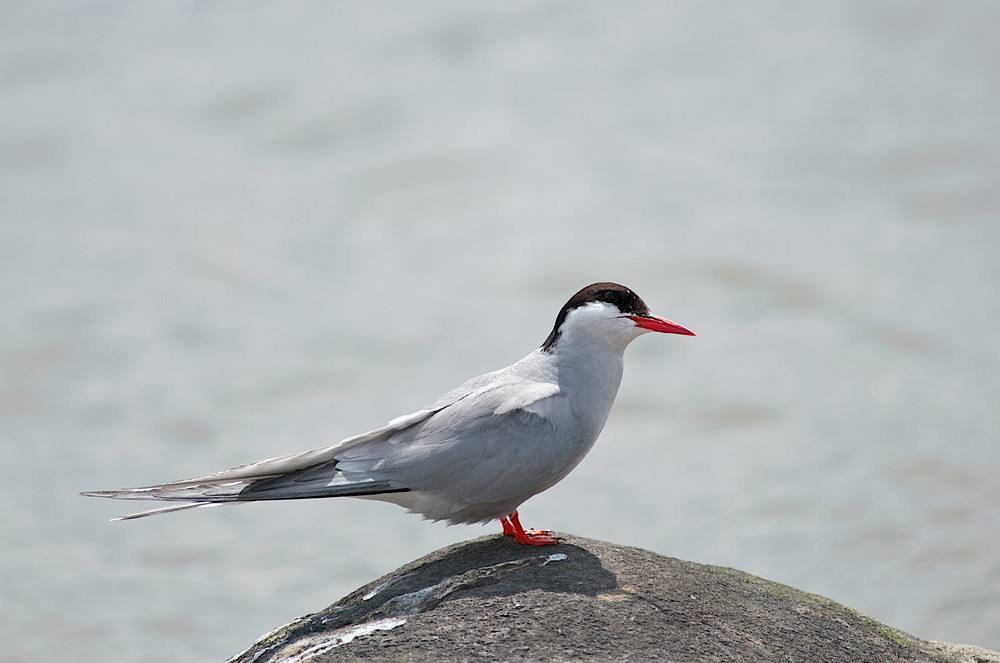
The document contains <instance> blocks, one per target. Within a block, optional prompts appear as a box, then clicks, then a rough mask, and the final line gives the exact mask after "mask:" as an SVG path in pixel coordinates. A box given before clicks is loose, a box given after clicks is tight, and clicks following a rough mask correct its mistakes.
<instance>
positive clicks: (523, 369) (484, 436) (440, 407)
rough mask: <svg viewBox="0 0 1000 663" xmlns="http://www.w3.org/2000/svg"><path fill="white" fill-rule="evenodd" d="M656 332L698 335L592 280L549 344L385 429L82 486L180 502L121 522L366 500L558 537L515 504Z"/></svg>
mask: <svg viewBox="0 0 1000 663" xmlns="http://www.w3.org/2000/svg"><path fill="white" fill-rule="evenodd" d="M651 331H652V332H662V333H666V334H684V335H687V336H694V335H695V334H694V332H692V331H690V330H689V329H687V328H685V327H683V326H681V325H679V324H677V323H675V322H671V321H670V320H667V319H666V318H661V317H659V316H657V315H653V314H652V313H651V312H650V310H649V307H647V306H646V304H645V303H644V302H643V301H642V299H640V298H639V296H638V295H636V294H635V293H634V292H632V291H631V290H629V289H628V288H626V287H625V286H622V285H618V284H617V283H608V282H602V283H594V284H592V285H588V286H587V287H585V288H583V289H582V290H580V291H579V292H578V293H576V294H575V295H573V296H572V297H571V298H570V299H569V301H568V302H566V304H565V306H563V307H562V309H561V310H560V311H559V315H558V316H557V317H556V321H555V325H554V326H553V327H552V332H551V333H550V334H549V336H548V338H546V339H545V342H544V343H543V344H542V346H541V347H540V348H538V349H536V350H534V351H533V352H531V353H530V354H529V355H528V356H526V357H525V358H523V359H521V360H520V361H518V362H515V363H514V364H512V365H510V366H508V367H506V368H501V369H500V370H498V371H494V372H492V373H487V374H485V375H480V376H479V377H475V378H472V379H471V380H469V381H467V382H465V383H464V384H462V385H461V386H460V387H458V388H456V389H453V390H452V391H449V392H448V393H447V394H445V395H444V396H442V397H441V398H439V399H438V400H437V401H435V402H434V403H432V404H431V405H430V406H428V407H426V408H424V409H422V410H417V411H416V412H414V413H412V414H408V415H404V416H401V417H397V418H396V419H393V420H392V421H390V422H389V423H388V424H386V425H385V426H383V427H381V428H376V429H375V430H372V431H369V432H367V433H362V434H360V435H355V436H354V437H349V438H347V439H345V440H343V441H341V442H339V443H337V444H334V445H332V446H328V447H322V448H320V449H313V450H311V451H305V452H303V453H298V454H294V455H290V456H281V457H279V458H271V459H268V460H262V461H260V462H256V463H250V464H248V465H241V466H239V467H235V468H233V469H230V470H224V471H222V472H216V473H213V474H206V475H204V476H200V477H195V478H193V479H185V480H183V481H173V482H170V483H164V484H159V485H154V486H146V487H142V488H126V489H122V490H101V491H93V492H86V493H83V494H84V495H87V496H91V497H110V498H115V499H131V500H170V501H180V502H182V503H181V504H177V505H171V506H167V507H163V508H160V509H154V510H152V511H143V512H140V513H134V514H131V515H128V516H123V517H121V518H118V519H117V520H127V519H131V518H140V517H143V516H148V515H153V514H157V513H166V512H170V511H178V510H181V509H188V508H192V507H198V506H208V505H212V504H222V503H233V502H252V501H259V500H289V499H305V498H317V497H360V498H367V499H375V500H382V501H385V502H392V503H394V504H398V505H400V506H402V507H405V508H406V509H408V511H409V512H411V513H418V514H420V515H422V516H423V517H424V518H426V519H431V520H444V521H447V522H448V523H452V524H454V523H485V522H488V521H491V520H496V519H499V520H500V522H501V524H502V526H503V531H504V534H506V535H508V536H513V537H514V540H515V541H516V542H518V543H520V544H525V545H532V546H543V545H551V544H556V543H558V541H557V540H556V539H555V538H554V537H553V536H551V535H549V534H548V533H547V532H545V531H543V530H532V529H524V528H523V527H522V526H521V523H520V520H519V518H518V514H517V509H518V507H519V506H520V505H521V504H522V503H524V501H525V500H527V499H528V498H530V497H532V496H533V495H537V494H538V493H540V492H542V491H543V490H546V489H547V488H550V487H552V486H553V485H555V484H556V483H557V482H559V481H560V480H561V479H563V477H565V476H566V475H567V474H569V472H570V471H571V470H572V469H573V468H574V467H576V465H577V464H578V463H579V462H580V461H581V460H582V459H583V457H584V456H585V455H586V454H587V452H588V451H590V448H591V447H592V446H593V444H594V442H595V441H596V440H597V436H598V435H599V434H600V432H601V429H602V428H603V427H604V423H605V421H607V418H608V414H609V413H610V411H611V405H612V403H613V402H614V400H615V395H616V394H617V392H618V386H619V384H620V383H621V378H622V364H623V358H622V355H623V353H624V352H625V348H626V346H628V344H629V343H631V342H632V340H634V339H635V338H637V337H638V336H640V335H642V334H645V333H647V332H651Z"/></svg>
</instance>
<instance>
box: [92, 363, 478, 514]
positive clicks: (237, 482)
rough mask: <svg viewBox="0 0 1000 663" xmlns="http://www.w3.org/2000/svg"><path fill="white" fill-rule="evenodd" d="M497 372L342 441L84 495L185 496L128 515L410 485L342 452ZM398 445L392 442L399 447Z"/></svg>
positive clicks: (372, 441)
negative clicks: (349, 466) (348, 460)
mask: <svg viewBox="0 0 1000 663" xmlns="http://www.w3.org/2000/svg"><path fill="white" fill-rule="evenodd" d="M491 375H492V374H487V375H483V376H480V377H478V378H473V379H472V380H469V381H468V382H466V383H465V384H463V385H461V386H460V387H458V388H456V389H454V390H452V391H450V392H448V393H447V394H445V395H444V396H442V397H441V398H439V399H438V400H437V401H435V403H434V404H433V405H431V406H430V407H428V408H425V409H422V410H418V411H416V412H413V413H411V414H408V415H404V416H402V417H397V418H396V419H393V420H392V421H390V422H389V423H388V424H386V425H385V426H382V427H381V428H377V429H375V430H372V431H368V432H367V433H362V434H360V435H356V436H353V437H349V438H347V439H345V440H342V441H341V442H339V443H337V444H334V445H331V446H327V447H321V448H318V449H312V450H309V451H305V452H302V453H297V454H293V455H289V456H280V457H277V458H269V459H266V460H262V461H259V462H255V463H250V464H247V465H241V466H238V467H234V468H232V469H229V470H223V471H221V472H215V473H212V474H206V475H203V476H199V477H194V478H191V479H184V480H181V481H173V482H169V483H164V484H157V485H152V486H144V487H140V488H124V489H120V490H103V491H89V492H85V493H83V495H86V496H90V497H108V498H114V499H131V500H169V501H185V502H191V503H190V504H181V505H172V506H169V507H164V508H161V509H154V510H152V511H146V512H142V513H139V514H132V515H131V516H126V517H125V518H133V517H142V516H145V515H152V514H155V513H166V512H170V511H176V510H180V509H186V508H191V507H196V506H206V505H211V504H220V503H228V502H240V501H259V500H276V499H303V498H315V497H337V496H365V495H374V494H384V493H391V492H399V491H405V490H409V488H408V487H407V486H405V485H403V484H401V483H400V482H399V481H398V480H393V479H392V478H391V477H389V476H388V475H386V474H384V473H380V472H367V473H366V472H359V471H352V472H350V473H345V472H344V471H342V470H341V469H340V467H339V461H338V457H339V456H340V455H341V454H343V453H345V452H346V451H349V450H351V449H357V448H363V447H375V448H383V445H382V443H384V442H386V441H388V440H392V439H394V438H397V437H398V436H399V435H400V434H402V433H405V432H406V431H408V430H410V429H412V428H414V427H416V426H419V425H420V424H421V423H423V422H425V421H426V420H428V419H430V418H432V417H433V416H434V415H435V414H437V413H438V412H441V411H442V410H445V409H447V408H448V407H450V406H451V405H453V404H454V403H456V402H459V401H462V400H464V399H466V398H468V397H470V396H472V397H473V399H474V398H475V396H476V395H478V394H479V393H480V392H482V391H483V390H484V389H486V387H485V385H488V384H489V383H490V378H491ZM396 448H397V447H395V446H394V447H392V448H391V449H393V450H395V449H396Z"/></svg>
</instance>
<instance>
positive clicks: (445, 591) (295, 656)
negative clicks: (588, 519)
mask: <svg viewBox="0 0 1000 663" xmlns="http://www.w3.org/2000/svg"><path fill="white" fill-rule="evenodd" d="M559 538H560V539H561V540H562V541H563V542H562V543H561V544H560V545H558V546H547V547H544V548H529V547H524V546H519V545H517V544H515V543H513V542H512V541H511V540H510V539H508V538H505V537H502V536H499V535H497V536H488V537H483V538H480V539H476V540H474V541H469V542H467V543H462V544H458V545H454V546H450V547H448V548H444V549H442V550H439V551H437V552H434V553H431V554H430V555H427V556H426V557H424V558H422V559H419V560H417V561H415V562H412V563H410V564H408V565H406V566H404V567H402V568H400V569H399V570H397V571H395V572H393V573H390V574H389V575H387V576H385V577H383V578H380V579H379V580H377V581H375V582H373V583H371V584H369V585H367V586H365V587H362V588H361V589H359V590H357V591H356V592H354V593H352V594H351V595H349V596H347V597H345V598H344V599H342V600H340V601H338V602H337V603H335V604H333V605H332V606H330V607H328V608H326V609H325V610H323V611H321V612H318V613H316V614H313V615H307V616H305V617H301V618H299V619H297V620H296V621H294V622H292V623H291V624H288V625H286V626H283V627H281V628H279V629H277V630H276V631H274V632H272V633H269V634H268V635H265V636H264V637H262V638H261V639H260V640H258V641H257V642H256V643H254V644H253V645H252V646H251V647H250V648H249V649H248V650H247V651H245V652H243V653H242V654H239V655H237V656H235V657H234V658H232V659H231V663H278V662H281V663H306V662H308V663H324V662H328V661H375V660H377V661H444V660H447V661H480V660H488V661H810V662H813V661H850V662H851V663H858V662H862V661H900V662H901V661H941V662H944V661H948V662H954V663H1000V653H998V652H995V651H990V650H986V649H982V648H979V647H972V646H969V645H950V644H947V643H935V642H927V641H925V640H920V639H919V638H915V637H913V636H911V635H908V634H906V633H903V632H901V631H899V630H896V629H894V628H891V627H889V626H886V625H884V624H880V623H879V622H877V621H875V620H873V619H871V618H869V617H866V616H865V615H862V614H861V613H859V612H857V611H855V610H852V609H851V608H848V607H845V606H843V605H840V604H838V603H835V602H833V601H831V600H829V599H825V598H823V597H821V596H816V595H814V594H807V593H805V592H801V591H799V590H796V589H793V588H791V587H788V586H785V585H780V584H778V583H775V582H770V581H768V580H764V579H762V578H758V577H756V576H752V575H749V574H747V573H743V572H741V571H736V570H733V569H728V568H722V567H717V566H706V565H704V564H696V563H693V562H684V561H681V560H677V559H672V558H669V557H663V556H661V555H657V554H655V553H652V552H649V551H647V550H641V549H638V548H629V547H625V546H618V545H614V544H611V543H604V542H601V541H594V540H592V539H585V538H580V537H575V536H569V535H559Z"/></svg>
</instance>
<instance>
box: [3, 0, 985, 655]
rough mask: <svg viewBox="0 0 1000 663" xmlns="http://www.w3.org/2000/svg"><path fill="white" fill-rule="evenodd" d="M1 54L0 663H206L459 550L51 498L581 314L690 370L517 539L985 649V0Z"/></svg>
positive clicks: (379, 415) (240, 37)
mask: <svg viewBox="0 0 1000 663" xmlns="http://www.w3.org/2000/svg"><path fill="white" fill-rule="evenodd" d="M3 14H4V16H3V20H2V21H0V95H2V104H0V295H2V310H3V313H2V316H0V342H2V345H0V436H2V442H3V450H4V451H3V453H4V459H3V462H2V463H0V539H2V541H3V545H2V546H0V642H3V643H4V644H3V651H2V652H0V660H3V661H5V662H14V661H41V660H46V661H52V660H73V661H107V660H115V661H146V662H155V661H178V660H184V661H218V660H223V659H225V658H226V657H228V656H230V655H233V654H236V653H237V652H239V651H240V650H242V649H243V648H244V647H245V646H247V645H249V644H250V643H251V642H252V641H253V640H254V639H255V638H256V637H257V636H259V635H261V634H262V633H264V632H266V631H268V630H270V629H271V628H274V627H276V626H278V625H280V624H283V623H285V622H288V621H290V620H291V619H293V618H294V617H297V616H299V615H301V614H304V613H307V612H311V611H315V610H318V609H320V608H322V607H325V606H326V605H328V604H329V603H331V602H333V601H335V600H336V599H338V598H340V597H341V596H343V595H344V594H346V593H348V592H349V591H351V590H353V589H355V588H356V587H358V586H360V585H361V584H363V583H365V582H368V581H370V580H372V579H374V578H376V577H377V576H379V575H380V574H382V573H385V572H387V571H389V570H391V569H393V568H395V567H397V566H398V565H401V564H403V563H405V562H408V561H410V560H412V559H414V558H416V557H418V556H420V555H422V554H425V553H427V552H430V551H432V550H434V549H436V548H438V547H441V546H443V545H445V544H448V543H451V542H455V541H461V540H465V539H471V538H473V537H477V536H480V535H482V534H486V533H491V532H494V531H499V527H498V526H492V527H487V528H479V527H451V528H448V527H445V526H444V525H442V524H431V523H427V522H422V521H420V520H419V519H418V518H416V517H414V516H409V515H405V514H404V513H403V511H402V510H400V509H398V508H396V507H393V506H390V505H385V504H377V503H368V502H364V501H356V500H324V501H317V502H302V503H285V504H263V505H252V506H245V507H233V508H225V509H208V510H201V511H197V512H187V513H183V514H175V515H172V516H164V517H160V518H154V519H147V520H144V521H137V522H131V523H114V524H110V523H108V522H107V520H108V518H110V517H112V516H115V515H119V514H122V513H125V512H126V511H128V507H129V506H134V505H130V504H127V503H116V502H110V501H108V502H105V501H98V500H87V499H84V498H82V497H78V496H77V492H78V491H80V490H85V489H95V488H115V487H121V486H131V485H141V484H147V483H151V482H160V481H164V480H170V479H176V478H181V477H187V476H191V475H196V474H201V473H204V472H207V471H212V470H216V469H222V468H226V467H230V466H232V465H236V464H239V463H243V462H246V461H251V460H257V459H260V458H264V457H269V456H275V455H279V454H285V453H291V452H295V451H300V450H304V449H307V448H311V447H316V446H322V445H325V444H329V443H332V442H335V441H336V440H339V439H340V438H342V437H345V436H348V435H351V434H354V433H357V432H360V431H364V430H367V429H370V428H373V427H375V426H378V425H381V424H382V423H383V422H385V421H386V420H388V419H390V418H392V417H394V416H396V415H399V414H401V413H405V412H410V411H412V410H415V409H417V408H419V407H421V406H423V405H425V404H427V403H429V402H430V401H431V400H433V399H434V398H435V397H436V396H438V395H439V394H440V393H442V392H444V391H445V390H447V389H449V388H451V387H453V386H455V385H457V384H458V383H459V382H461V381H462V380H464V379H465V378H467V377H470V376H472V375H474V374H478V373H481V372H485V371H488V370H492V369H495V368H498V367H500V366H504V365H506V364H508V363H510V362H512V361H514V360H516V359H518V358H520V357H521V356H523V355H524V354H526V353H527V352H529V351H530V350H531V349H533V348H534V347H537V345H538V344H540V343H541V341H542V340H543V339H544V338H545V336H546V335H547V334H548V332H549V328H550V326H551V324H552V321H553V319H554V316H555V314H556V312H557V311H558V309H559V307H560V306H561V305H562V304H563V303H564V302H565V300H566V299H567V298H568V297H569V296H570V295H571V294H572V293H573V292H575V291H576V290H577V289H578V288H580V287H581V286H583V285H585V284H587V283H590V282H592V281H597V280H604V279H609V280H615V281H619V282H622V283H625V284H626V285H629V286H631V287H632V288H634V289H635V290H637V291H638V292H639V293H640V295H642V296H643V298H644V299H645V300H646V301H647V302H648V303H649V304H650V306H651V307H652V308H653V310H654V311H656V312H658V313H660V314H661V315H665V316H667V317H671V318H673V319H676V320H677V321H679V322H681V323H683V324H685V325H688V326H690V327H691V328H693V329H694V330H696V331H697V332H698V333H699V336H698V337H697V338H693V339H689V338H681V337H664V336H658V337H655V338H654V337H650V336H646V337H643V338H642V339H639V340H638V341H637V342H636V343H634V344H633V345H632V347H631V348H630V349H629V350H628V353H627V355H626V359H627V361H626V375H625V380H624V384H623V387H622V390H621V392H620V395H619V398H618V402H617V405H616V407H615V410H614V411H613V413H612V416H611V420H610V422H609V424H608V426H607V428H606V429H605V432H604V435H603V437H602V439H601V440H600V441H599V442H598V444H597V445H596V447H595V448H594V450H593V452H592V453H591V455H590V456H589V457H588V458H587V459H586V460H585V461H584V463H583V464H582V465H581V466H580V467H579V468H578V469H577V470H576V471H575V472H574V473H573V474H571V475H570V476H569V477H568V478H567V479H566V480H565V481H564V482H562V483H561V484H559V485H558V486H556V487H555V488H553V489H552V490H550V491H548V492H547V493H544V494H543V495H540V496H538V497H536V498H534V499H532V500H531V501H530V502H528V503H527V504H526V505H525V506H524V507H523V508H522V510H521V513H522V517H523V519H524V520H525V521H526V523H527V524H529V525H531V526H544V527H548V528H553V529H556V530H560V531H565V532H573V533H575V534H580V535H586V536H590V537H595V538H599V539H604V540H609V541H615V542H618V543H623V544H630V545H635V546H642V547H645V548H649V549H651V550H654V551H657V552H659V553H662V554H665V555H671V556H675V557H680V558H684V559H690V560H695V561H699V562H706V563H711V564H719V565H726V566H732V567H736V568H739V569H742V570H745V571H749V572H751V573H755V574H759V575H762V576H764V577H767V578H770V579H774V580H778V581H780V582H784V583H788V584H790V585H794V586H796V587H798V588H801V589H805V590H808V591H811V592H816V593H819V594H823V595H826V596H829V597H831V598H834V599H836V600H838V601H841V602H844V603H847V604H849V605H851V606H853V607H856V608H858V609H860V610H862V611H864V612H866V613H868V614H870V615H872V616H874V617H876V618H878V619H880V620H883V621H885V622H887V623H889V624H891V625H893V626H896V627H899V628H902V629H904V630H907V631H909V632H912V633H914V634H916V635H919V636H921V637H925V638H931V639H944V640H951V641H961V642H970V643H975V644H979V645H984V646H990V647H993V648H1000V479H998V477H1000V472H998V470H1000V444H998V432H1000V406H998V403H1000V332H998V329H1000V296H998V294H997V289H998V284H1000V259H998V251H1000V73H998V72H1000V40H998V39H997V35H998V34H1000V4H997V3H996V2H991V1H990V0H983V1H981V2H977V1H972V0H968V1H961V0H959V1H955V0H949V1H943V0H942V1H939V2H930V1H929V2H892V1H889V2H870V1H867V0H857V1H850V2H847V1H837V2H814V3H797V2H791V1H786V2H778V1H774V2H763V1H754V2H740V3H737V2H714V1H708V2H705V1H703V2H660V1H654V0H651V1H648V2H625V3H602V2H523V1H510V2H502V3H500V2H493V3H468V2H459V1H457V0H455V1H434V2H422V3H406V2H365V3H342V2H334V3H330V2H307V1H300V0H289V1H283V2H236V1H234V0H224V1H213V2H206V1H204V0H197V1H194V0H190V1H187V2H160V1H149V2H121V1H116V2H112V1H109V0H74V1H72V2H58V1H56V2H8V3H5V5H4V9H3ZM140 506H143V505H140Z"/></svg>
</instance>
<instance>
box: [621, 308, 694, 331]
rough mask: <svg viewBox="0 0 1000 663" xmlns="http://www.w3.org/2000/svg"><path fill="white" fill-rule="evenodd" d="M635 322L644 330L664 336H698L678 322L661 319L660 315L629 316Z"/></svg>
mask: <svg viewBox="0 0 1000 663" xmlns="http://www.w3.org/2000/svg"><path fill="white" fill-rule="evenodd" d="M628 317H629V318H631V319H632V321H633V322H635V324H636V326H639V327H642V328H643V329H648V330H650V331H655V332H662V333H664V334H683V335H684V336H697V334H695V333H694V332H693V331H691V330H690V329H688V328H687V327H685V326H683V325H679V324H677V323H676V322H671V321H670V320H667V319H666V318H661V317H660V316H658V315H653V314H652V313H650V314H649V315H630V316H628Z"/></svg>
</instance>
